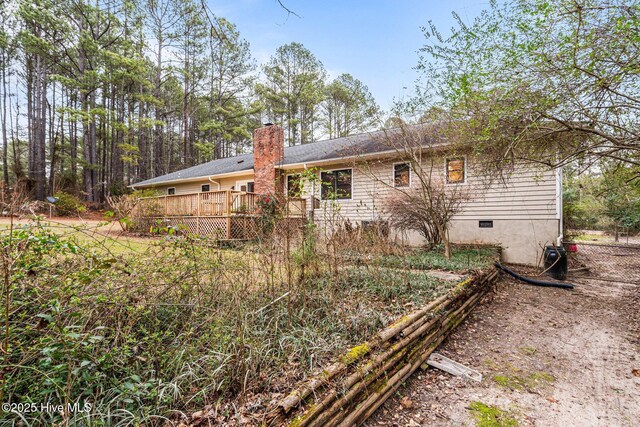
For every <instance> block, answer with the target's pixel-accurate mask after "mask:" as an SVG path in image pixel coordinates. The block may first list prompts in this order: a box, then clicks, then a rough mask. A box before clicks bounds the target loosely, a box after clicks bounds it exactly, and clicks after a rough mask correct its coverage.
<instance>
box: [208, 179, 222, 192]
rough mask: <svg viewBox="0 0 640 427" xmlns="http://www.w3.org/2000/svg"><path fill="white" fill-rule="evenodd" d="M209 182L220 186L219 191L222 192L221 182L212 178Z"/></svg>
mask: <svg viewBox="0 0 640 427" xmlns="http://www.w3.org/2000/svg"><path fill="white" fill-rule="evenodd" d="M208 179H209V182H213V183H214V184H216V185H217V186H218V191H220V188H221V187H220V181H216V180H214V179H211V177H209V178H208Z"/></svg>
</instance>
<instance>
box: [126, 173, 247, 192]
mask: <svg viewBox="0 0 640 427" xmlns="http://www.w3.org/2000/svg"><path fill="white" fill-rule="evenodd" d="M251 173H253V168H251V169H244V170H241V171H237V172H227V173H221V174H218V175H203V176H196V177H193V178H177V179H170V180H166V181H158V182H153V183H151V184H143V185H140V183H137V184H132V185H130V186H129V187H131V188H134V186H135V187H155V186H158V185H165V184H182V183H184V182H196V181H202V180H206V179H208V180H209V181H211V179H212V178H213V177H216V178H217V179H220V178H229V177H234V176H242V175H247V174H251ZM211 182H213V181H211Z"/></svg>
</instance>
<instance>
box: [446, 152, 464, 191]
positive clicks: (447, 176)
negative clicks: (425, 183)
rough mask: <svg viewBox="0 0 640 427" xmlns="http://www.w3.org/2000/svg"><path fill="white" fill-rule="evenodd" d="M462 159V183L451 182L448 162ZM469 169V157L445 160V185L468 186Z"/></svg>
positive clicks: (454, 157) (453, 157) (447, 158)
mask: <svg viewBox="0 0 640 427" xmlns="http://www.w3.org/2000/svg"><path fill="white" fill-rule="evenodd" d="M456 159H462V160H463V162H464V164H463V165H462V182H449V169H447V161H448V160H456ZM468 169H469V163H468V162H467V156H466V155H464V156H451V157H445V158H444V182H445V185H465V184H468V183H469V181H468V178H467V170H468Z"/></svg>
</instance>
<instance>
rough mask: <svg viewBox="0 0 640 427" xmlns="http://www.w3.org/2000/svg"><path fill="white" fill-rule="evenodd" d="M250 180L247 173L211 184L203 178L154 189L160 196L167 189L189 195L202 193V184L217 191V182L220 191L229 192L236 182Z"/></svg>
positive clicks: (250, 174)
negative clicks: (173, 189)
mask: <svg viewBox="0 0 640 427" xmlns="http://www.w3.org/2000/svg"><path fill="white" fill-rule="evenodd" d="M252 180H253V172H248V173H247V174H246V175H241V176H234V177H230V178H222V179H216V180H214V181H216V182H211V181H209V180H208V179H207V178H204V179H203V180H202V181H192V182H183V183H176V184H173V185H159V186H157V187H154V188H155V189H156V190H158V192H159V193H160V194H162V195H164V194H167V189H168V188H175V189H176V194H189V193H200V192H201V191H202V185H203V184H209V185H210V189H211V191H214V190H217V189H218V184H217V182H219V183H220V190H231V187H235V185H236V182H237V181H252Z"/></svg>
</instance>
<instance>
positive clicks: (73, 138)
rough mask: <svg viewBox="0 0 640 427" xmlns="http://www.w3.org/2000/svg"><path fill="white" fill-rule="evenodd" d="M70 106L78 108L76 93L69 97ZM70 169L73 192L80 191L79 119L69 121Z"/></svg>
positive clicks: (74, 108)
mask: <svg viewBox="0 0 640 427" xmlns="http://www.w3.org/2000/svg"><path fill="white" fill-rule="evenodd" d="M67 102H68V105H69V107H70V108H71V109H73V110H76V109H77V108H78V98H77V96H76V95H75V94H74V93H71V94H70V96H69V97H68V101H67ZM68 123H69V144H70V147H69V167H70V169H71V186H72V188H73V192H74V193H75V192H77V191H78V119H76V118H71V120H69V122H68Z"/></svg>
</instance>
